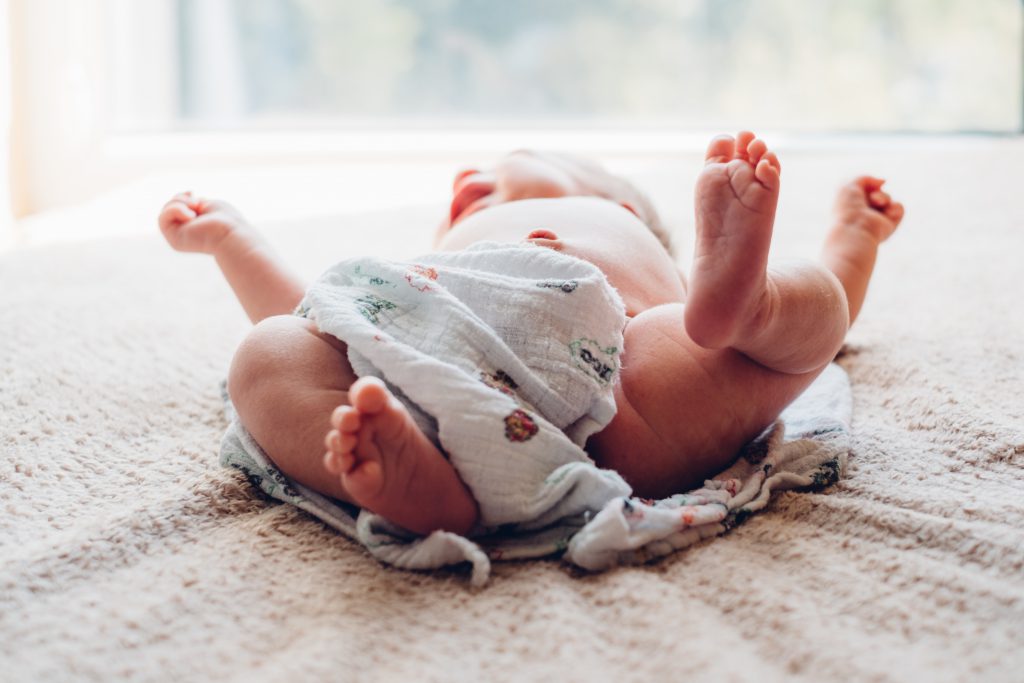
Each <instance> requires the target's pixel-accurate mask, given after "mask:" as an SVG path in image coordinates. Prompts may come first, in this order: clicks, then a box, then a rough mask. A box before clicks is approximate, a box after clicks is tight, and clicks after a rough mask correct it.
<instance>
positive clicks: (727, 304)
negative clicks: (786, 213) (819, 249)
mask: <svg viewBox="0 0 1024 683" xmlns="http://www.w3.org/2000/svg"><path fill="white" fill-rule="evenodd" d="M780 171H781V166H780V165H779V160H778V158H777V157H776V156H775V153H774V152H770V151H768V146H767V145H765V143H764V142H763V141H762V140H759V139H757V138H756V137H754V134H753V133H750V132H747V131H744V132H742V133H740V134H739V135H737V136H736V139H735V140H734V139H733V138H732V137H731V136H728V135H721V136H718V137H716V138H715V139H714V140H712V141H711V144H710V145H708V151H707V158H706V163H705V166H704V170H703V171H702V172H701V174H700V177H699V178H698V179H697V193H696V195H697V196H696V214H697V215H696V218H697V220H696V230H697V244H696V249H695V251H694V259H693V267H692V269H691V273H690V289H689V294H688V296H687V300H686V330H687V332H688V334H689V335H690V337H691V338H692V339H693V340H694V341H695V342H696V343H697V344H699V345H701V346H703V347H705V348H711V349H719V348H725V347H728V346H731V345H732V344H733V343H735V342H736V341H737V339H739V338H740V337H742V336H743V335H745V334H747V333H748V332H749V330H750V329H751V326H753V325H754V324H756V319H757V318H758V316H757V313H758V312H759V310H760V307H761V304H762V302H763V301H764V297H765V295H766V293H767V290H766V287H767V278H766V268H767V265H768V248H769V246H770V245H771V238H772V226H773V224H774V222H775V206H776V204H777V202H778V198H779V173H780Z"/></svg>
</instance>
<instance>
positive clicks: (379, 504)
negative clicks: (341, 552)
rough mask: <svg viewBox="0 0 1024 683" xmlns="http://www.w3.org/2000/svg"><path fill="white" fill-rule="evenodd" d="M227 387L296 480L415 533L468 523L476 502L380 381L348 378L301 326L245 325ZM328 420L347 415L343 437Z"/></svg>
mask: <svg viewBox="0 0 1024 683" xmlns="http://www.w3.org/2000/svg"><path fill="white" fill-rule="evenodd" d="M228 390H229V393H230V394H231V399H232V401H233V402H234V404H235V408H236V410H237V411H238V415H239V418H240V419H241V421H242V424H244V425H245V427H246V429H248V430H249V432H250V433H251V434H252V435H253V438H255V439H256V442H257V443H259V444H260V446H261V447H262V448H263V450H264V451H265V452H266V453H267V455H268V456H269V457H270V458H271V460H273V461H274V464H276V465H277V466H278V467H279V468H280V469H281V471H282V472H283V473H284V474H286V475H287V476H288V477H290V478H291V479H293V480H295V481H297V482H298V483H300V484H303V485H304V486H307V487H309V488H311V489H313V490H315V491H318V492H320V493H323V494H325V495H328V496H331V497H334V498H338V499H341V500H345V501H347V502H350V503H355V504H357V505H360V506H362V507H365V508H367V509H369V510H371V511H373V512H376V513H378V514H381V515H383V516H385V517H387V518H388V519H390V520H391V521H393V522H395V523H396V524H399V525H401V526H403V527H405V528H407V529H409V530H410V531H413V532H416V533H423V534H426V533H430V532H431V531H434V530H436V529H447V530H450V531H454V532H457V533H466V532H468V531H469V530H470V529H471V528H472V527H473V526H474V524H475V523H476V515H477V507H476V502H475V501H474V500H473V498H472V496H471V495H470V493H469V491H468V490H467V489H466V488H465V486H464V485H463V484H462V481H461V479H459V477H458V474H457V473H456V472H455V470H454V468H453V467H452V466H451V464H450V463H449V462H448V461H447V459H445V457H444V455H443V454H442V453H441V452H440V451H439V450H438V449H437V448H436V447H435V446H434V445H433V444H432V443H431V442H430V441H429V440H428V439H427V438H426V437H425V436H424V435H423V434H422V432H420V431H419V429H418V428H417V427H416V424H415V423H414V422H413V420H412V417H411V416H410V415H409V413H408V412H407V411H406V410H405V408H404V407H403V406H402V405H401V404H400V403H398V402H397V401H394V399H391V397H390V396H389V395H388V394H387V391H386V389H384V387H383V385H382V384H377V383H374V382H372V381H370V382H368V381H367V380H357V379H356V377H355V374H354V373H353V372H352V367H351V366H350V365H349V363H348V358H347V349H346V347H345V345H344V344H343V343H342V342H340V341H338V340H337V339H335V338H334V337H331V336H330V335H327V334H323V333H321V332H319V331H318V330H317V329H316V326H315V325H313V324H312V323H311V322H310V321H308V320H305V319H302V318H298V317H295V316H275V317H271V318H267V319H266V320H264V321H263V322H261V323H260V324H258V325H257V326H256V327H255V328H253V331H252V332H251V333H250V335H249V337H247V338H246V340H245V341H244V342H243V343H242V345H241V346H240V347H239V349H238V351H237V352H236V354H235V358H234V361H233V362H232V365H231V371H230V374H229V378H228ZM389 399H390V400H389ZM339 406H343V407H342V408H340V409H339V408H338V407H339ZM332 414H336V415H337V416H339V417H340V416H342V415H347V416H348V418H349V419H348V420H347V423H346V424H345V425H342V426H343V427H344V434H343V435H342V434H339V432H338V431H336V430H331V429H330V427H331V424H332ZM352 418H355V420H354V421H353V419H352ZM360 418H361V424H359V423H360ZM333 422H334V426H335V427H336V428H337V427H338V426H339V423H340V420H339V419H334V420H333ZM325 434H326V435H327V446H326V448H327V450H328V453H327V457H326V458H325V455H324V451H325V445H324V441H325ZM343 440H347V441H348V443H342V441H343ZM357 442H358V445H357ZM339 454H341V455H344V456H345V457H346V458H347V461H346V462H345V463H340V462H339ZM342 464H344V465H346V466H345V467H342V466H341V465H342Z"/></svg>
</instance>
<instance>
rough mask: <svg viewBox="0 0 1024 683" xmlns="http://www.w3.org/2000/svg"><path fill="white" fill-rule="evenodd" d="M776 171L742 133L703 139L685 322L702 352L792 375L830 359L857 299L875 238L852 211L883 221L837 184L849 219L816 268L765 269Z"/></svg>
mask: <svg viewBox="0 0 1024 683" xmlns="http://www.w3.org/2000/svg"><path fill="white" fill-rule="evenodd" d="M779 171H780V166H779V163H778V160H777V159H776V158H775V156H774V154H772V153H771V152H769V151H768V150H767V147H766V146H765V144H764V143H763V142H761V141H760V140H757V139H755V138H754V136H753V134H752V133H740V134H739V136H737V139H736V140H733V139H732V138H731V137H728V136H722V137H719V138H716V139H715V140H713V141H712V143H711V145H710V146H709V148H708V155H707V165H706V167H705V169H704V171H703V173H702V174H701V177H700V179H699V180H698V183H697V249H696V253H695V258H694V266H693V269H692V272H691V282H690V293H689V298H688V299H687V302H686V314H685V320H686V329H687V333H688V334H689V336H690V337H691V338H692V339H693V340H694V341H695V342H696V343H697V344H699V345H700V346H703V347H704V348H708V349H724V348H733V349H735V350H737V351H740V352H741V353H743V354H745V355H747V356H748V357H750V358H751V359H753V360H754V361H756V362H758V363H760V364H762V365H764V366H765V367H768V368H770V369H772V370H776V371H779V372H785V373H792V374H799V373H804V372H810V371H812V370H815V369H817V368H820V367H822V366H823V365H824V364H825V363H827V362H828V361H830V360H831V359H832V358H833V357H834V355H835V353H836V352H837V351H838V349H839V347H840V346H841V344H842V342H843V338H844V337H845V335H846V331H847V329H848V327H849V323H850V321H851V319H852V317H853V316H855V315H856V312H857V310H859V308H860V302H861V301H862V300H863V292H864V289H865V288H866V287H867V279H868V277H870V272H871V264H873V262H874V255H875V250H876V249H877V246H878V240H877V239H864V233H865V231H864V230H861V229H860V228H858V227H855V226H854V224H855V220H854V218H857V219H858V220H859V219H861V218H863V217H862V216H861V214H860V213H859V212H858V209H859V208H861V207H863V209H864V210H865V211H870V212H871V213H873V214H875V216H878V217H881V218H883V219H885V217H884V216H882V214H880V213H879V211H878V210H876V209H873V208H872V207H871V206H870V205H869V202H868V200H867V199H866V198H865V197H866V193H865V192H864V191H861V192H860V205H859V206H853V205H854V204H856V202H855V201H854V199H855V198H854V197H853V195H854V194H856V193H855V192H854V191H853V190H847V193H848V194H849V195H850V197H847V198H846V199H845V200H844V201H843V202H842V206H843V207H847V206H851V207H852V208H850V209H849V210H848V211H847V212H846V213H847V214H850V216H853V217H851V218H847V219H841V220H840V226H841V227H837V228H836V229H835V230H833V232H832V235H831V237H830V245H831V246H829V247H827V249H826V258H825V264H824V265H822V264H815V263H794V264H789V265H784V266H779V267H772V268H769V267H767V261H768V249H769V245H770V241H771V233H772V228H773V222H774V218H775V204H776V201H777V199H778V190H779ZM875 189H876V190H877V188H875ZM876 194H877V193H876ZM877 199H878V200H879V201H881V199H882V197H881V196H879V197H878V198H877ZM884 199H885V200H886V201H888V198H887V197H885V198H884ZM900 211H901V212H902V208H900ZM901 215H902V214H901ZM868 218H870V217H868ZM868 218H864V219H863V220H864V221H868ZM893 229H895V225H892V226H891V227H890V229H889V233H891V232H892V230H893ZM868 261H870V263H868ZM848 294H849V296H850V297H852V301H848ZM851 309H852V310H851ZM851 313H852V315H851Z"/></svg>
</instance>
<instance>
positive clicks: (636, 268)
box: [439, 197, 685, 317]
mask: <svg viewBox="0 0 1024 683" xmlns="http://www.w3.org/2000/svg"><path fill="white" fill-rule="evenodd" d="M537 229H544V230H549V231H551V232H553V233H555V234H556V235H557V238H558V239H557V240H554V243H553V244H552V245H551V248H554V249H556V250H557V251H560V252H562V253H564V254H568V255H570V256H575V257H577V258H581V259H583V260H585V261H589V262H590V263H593V264H594V265H595V266H597V267H598V268H600V269H601V271H602V272H603V273H604V274H605V277H607V278H608V282H609V284H611V286H612V287H614V288H615V289H616V291H618V293H619V295H620V296H621V297H622V299H623V302H624V303H625V305H626V314H627V315H628V316H630V317H633V316H635V315H638V314H639V313H641V312H643V311H645V310H647V309H649V308H651V307H653V306H657V305H659V304H665V303H680V302H682V301H683V300H684V298H685V290H684V289H683V286H682V280H681V277H680V274H679V270H678V268H677V267H676V265H675V262H674V261H673V260H672V258H671V256H669V254H668V252H666V251H665V249H664V247H662V245H661V243H660V242H659V241H658V239H657V238H656V237H655V236H654V235H653V234H652V233H651V231H650V230H649V229H648V228H647V226H646V225H644V223H643V222H641V221H640V220H639V219H638V218H637V217H636V216H635V215H633V214H632V213H631V212H629V211H627V210H626V209H624V208H622V207H621V206H619V205H618V204H615V203H614V202H610V201H607V200H604V199H597V198H594V197H562V198H556V199H528V200H521V201H515V202H509V203H506V204H501V205H499V206H495V207H493V208H490V209H487V210H484V211H480V212H478V213H475V214H473V215H471V216H469V217H468V218H466V219H465V220H464V221H461V222H460V223H458V224H457V225H456V226H455V227H454V228H453V229H452V230H451V231H450V232H448V233H447V234H446V235H444V236H443V237H442V239H441V242H440V244H439V247H440V249H441V250H442V251H457V250H460V249H464V248H465V247H468V246H469V245H471V244H473V243H475V242H480V241H495V242H506V243H518V242H522V241H524V240H525V239H526V238H527V236H529V235H530V233H532V232H533V231H535V230H537ZM545 244H548V242H545Z"/></svg>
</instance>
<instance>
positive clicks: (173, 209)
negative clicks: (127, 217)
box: [157, 192, 245, 254]
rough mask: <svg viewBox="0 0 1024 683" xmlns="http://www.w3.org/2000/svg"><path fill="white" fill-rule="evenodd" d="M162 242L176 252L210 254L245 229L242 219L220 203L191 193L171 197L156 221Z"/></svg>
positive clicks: (233, 210) (230, 207)
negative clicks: (226, 239) (161, 235)
mask: <svg viewBox="0 0 1024 683" xmlns="http://www.w3.org/2000/svg"><path fill="white" fill-rule="evenodd" d="M157 222H158V223H159V225H160V232H161V233H163V236H164V239H166V240H167V243H168V244H170V245H171V247H173V248H174V249H176V250H178V251H190V252H199V253H203V254H213V253H215V252H216V251H217V249H218V248H219V247H220V246H221V244H222V243H223V242H224V240H225V238H227V237H228V236H229V235H231V234H233V233H238V232H239V231H240V230H241V229H242V228H243V227H244V225H245V220H244V219H243V218H242V215H241V214H240V213H239V212H238V210H237V209H235V208H234V207H233V206H231V205H230V204H228V203H227V202H224V201H221V200H216V199H214V200H210V199H203V198H199V197H194V196H193V195H192V193H191V192H182V193H180V194H176V195H174V197H172V198H171V200H170V201H168V202H167V203H166V204H164V207H163V209H161V210H160V216H159V217H158V219H157Z"/></svg>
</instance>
